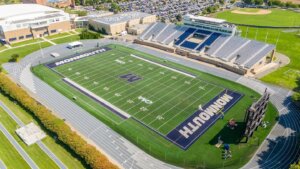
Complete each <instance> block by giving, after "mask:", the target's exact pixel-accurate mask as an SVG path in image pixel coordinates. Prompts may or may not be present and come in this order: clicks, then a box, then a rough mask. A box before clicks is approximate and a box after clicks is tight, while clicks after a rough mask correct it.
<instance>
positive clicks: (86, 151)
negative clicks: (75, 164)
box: [0, 73, 118, 169]
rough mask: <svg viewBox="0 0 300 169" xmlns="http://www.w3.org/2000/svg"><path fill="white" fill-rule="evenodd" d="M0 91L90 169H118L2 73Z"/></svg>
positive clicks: (0, 75)
mask: <svg viewBox="0 0 300 169" xmlns="http://www.w3.org/2000/svg"><path fill="white" fill-rule="evenodd" d="M0 90H1V91H2V92H3V93H5V94H6V95H8V96H9V97H11V99H13V100H15V101H17V102H18V103H19V104H20V105H21V106H23V107H24V108H25V109H26V110H28V111H29V112H31V113H32V114H33V115H34V116H35V117H37V119H38V120H40V122H41V123H42V124H43V125H44V126H45V128H46V129H48V130H49V131H50V132H51V133H53V134H54V135H55V136H56V137H57V138H58V139H59V140H60V141H62V142H63V143H64V144H66V145H67V146H68V147H69V148H70V149H71V150H73V151H74V152H75V153H76V154H77V155H78V156H79V157H81V158H82V159H83V160H84V161H85V162H86V164H87V165H89V166H90V167H91V168H94V169H117V168H118V167H117V166H116V165H114V164H112V163H111V162H110V161H109V160H108V159H107V157H106V156H105V155H103V154H101V153H100V152H99V151H98V150H97V149H96V148H95V147H94V146H92V145H90V144H88V143H87V142H86V141H85V140H84V139H83V138H82V137H81V136H79V135H78V134H77V133H76V132H74V131H73V130H72V129H71V128H70V127H69V126H68V125H67V124H66V123H65V122H64V121H63V120H62V119H59V118H57V117H56V116H54V115H53V114H52V113H51V111H50V110H48V109H47V108H46V107H45V106H43V105H42V104H40V103H39V102H37V101H36V100H34V99H33V98H32V97H31V96H30V95H29V94H27V93H26V92H25V91H24V90H23V89H22V88H21V87H19V86H18V85H17V84H15V83H14V82H13V81H11V79H10V78H8V77H7V76H6V75H5V74H4V73H0Z"/></svg>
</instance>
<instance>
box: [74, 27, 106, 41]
mask: <svg viewBox="0 0 300 169" xmlns="http://www.w3.org/2000/svg"><path fill="white" fill-rule="evenodd" d="M79 37H80V39H99V38H101V37H102V36H101V35H100V34H98V33H96V32H91V31H88V30H87V29H84V30H83V31H81V33H80V35H79Z"/></svg>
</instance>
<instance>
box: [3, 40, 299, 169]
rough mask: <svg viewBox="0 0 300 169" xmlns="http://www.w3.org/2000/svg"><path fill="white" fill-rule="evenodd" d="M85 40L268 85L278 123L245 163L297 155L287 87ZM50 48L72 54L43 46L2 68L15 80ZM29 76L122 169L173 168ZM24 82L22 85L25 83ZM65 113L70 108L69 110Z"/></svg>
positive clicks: (295, 112)
mask: <svg viewBox="0 0 300 169" xmlns="http://www.w3.org/2000/svg"><path fill="white" fill-rule="evenodd" d="M83 43H84V46H85V48H86V49H91V48H94V47H95V46H96V44H97V43H100V44H101V45H104V44H108V43H121V44H123V45H125V46H129V47H131V48H134V49H137V50H140V51H143V52H146V53H150V54H152V55H155V56H157V57H160V58H163V59H166V60H169V61H172V62H176V63H179V64H182V65H185V66H189V67H192V68H195V69H197V70H200V71H203V72H207V73H211V74H214V75H216V76H219V77H222V78H225V79H228V80H231V81H235V82H237V83H240V84H243V85H245V86H247V87H249V88H252V89H253V90H255V91H257V92H259V93H262V92H263V91H264V90H265V88H268V89H269V91H270V92H271V93H272V95H271V101H272V103H273V104H274V105H275V106H276V108H277V109H278V110H279V113H280V115H279V119H278V123H277V124H276V125H275V126H274V128H273V130H272V131H271V133H270V134H269V135H268V138H267V139H266V140H265V141H263V143H262V145H261V146H260V148H259V149H258V150H257V152H256V153H255V155H254V156H253V158H252V159H251V160H250V161H249V162H248V163H247V164H246V165H245V167H244V168H288V167H289V164H290V163H292V162H294V161H296V158H297V157H298V156H299V146H298V144H297V142H298V141H299V137H297V135H298V133H299V131H300V125H299V121H300V117H299V115H300V112H299V109H296V107H295V106H294V105H293V103H292V102H291V99H290V95H291V92H290V91H289V90H286V89H283V88H280V87H276V86H271V85H267V84H264V83H262V82H260V81H258V80H255V79H250V78H245V77H242V76H240V75H237V74H234V73H232V72H229V71H226V70H223V69H220V68H217V67H212V66H207V65H205V64H201V63H199V62H198V61H195V60H191V59H188V58H184V57H174V56H172V55H170V54H166V53H163V52H160V51H155V50H151V49H149V48H146V47H143V46H140V45H137V44H131V43H126V42H116V41H110V40H87V41H83ZM51 51H59V53H60V54H61V56H63V55H69V54H71V53H72V51H70V50H66V44H63V45H57V46H52V47H50V48H46V49H44V53H45V56H44V58H41V56H40V55H39V52H35V53H32V54H30V55H28V56H27V57H26V58H25V59H23V60H22V61H21V62H20V63H17V64H12V63H8V64H5V65H4V68H5V69H6V70H7V71H8V72H9V74H10V75H11V76H12V77H13V78H15V80H17V81H18V80H19V78H20V74H22V73H21V72H22V71H23V69H24V68H25V67H26V65H28V64H32V65H35V64H39V63H43V62H46V61H49V60H51V57H50V54H49V53H51ZM33 81H34V83H35V86H36V94H35V95H34V97H36V98H37V99H38V100H39V101H40V102H41V103H43V104H44V105H46V106H47V107H49V108H51V110H53V112H55V113H57V115H58V116H60V117H61V118H64V119H66V120H67V122H68V123H70V124H71V125H72V127H74V128H75V129H76V130H78V131H79V132H80V133H81V134H83V135H85V136H86V137H88V138H89V139H91V140H92V141H93V142H94V143H95V144H96V145H97V146H99V147H100V148H101V149H102V150H103V151H104V152H105V153H106V154H107V155H108V156H110V157H112V158H113V159H114V160H116V161H117V162H118V163H119V164H120V165H121V166H123V167H124V168H128V169H129V168H143V169H144V168H146V169H147V168H159V169H164V168H177V167H175V166H172V165H168V164H165V163H164V162H161V161H159V160H157V159H155V158H153V157H151V156H150V155H148V154H146V153H144V152H143V151H142V150H141V149H139V148H138V147H136V146H135V145H133V144H132V143H131V142H129V141H127V140H126V139H125V138H123V137H122V136H121V135H119V134H118V133H116V132H114V131H113V130H111V129H110V128H109V127H107V126H106V125H104V124H103V123H102V122H101V121H99V120H97V119H96V118H94V117H93V116H92V115H90V114H89V113H87V112H86V111H85V110H83V109H82V108H80V107H79V106H77V105H76V104H74V103H73V102H72V101H70V100H69V99H67V98H66V97H65V96H63V95H61V94H60V93H59V92H57V91H56V90H55V89H53V88H52V87H50V86H49V85H47V84H46V83H44V82H43V81H41V80H40V79H39V78H37V77H35V76H34V77H33ZM22 85H24V86H26V84H22ZM69 112H72V114H70V113H69Z"/></svg>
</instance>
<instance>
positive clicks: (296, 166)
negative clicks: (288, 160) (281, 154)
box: [290, 161, 300, 169]
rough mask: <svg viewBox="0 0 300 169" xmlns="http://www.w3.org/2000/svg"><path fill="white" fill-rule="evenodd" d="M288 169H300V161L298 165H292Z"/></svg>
mask: <svg viewBox="0 0 300 169" xmlns="http://www.w3.org/2000/svg"><path fill="white" fill-rule="evenodd" d="M290 169H300V161H299V162H298V163H295V164H292V165H291V166H290Z"/></svg>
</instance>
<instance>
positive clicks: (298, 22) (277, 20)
mask: <svg viewBox="0 0 300 169" xmlns="http://www.w3.org/2000/svg"><path fill="white" fill-rule="evenodd" d="M270 10H271V11H272V12H271V13H270V14H266V15H244V14H235V13H232V12H231V11H225V12H219V13H217V14H215V17H217V18H222V19H226V20H227V21H228V22H232V23H236V24H248V25H256V26H300V19H299V18H300V13H296V12H293V11H289V10H282V9H270ZM242 11H245V12H255V9H242Z"/></svg>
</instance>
